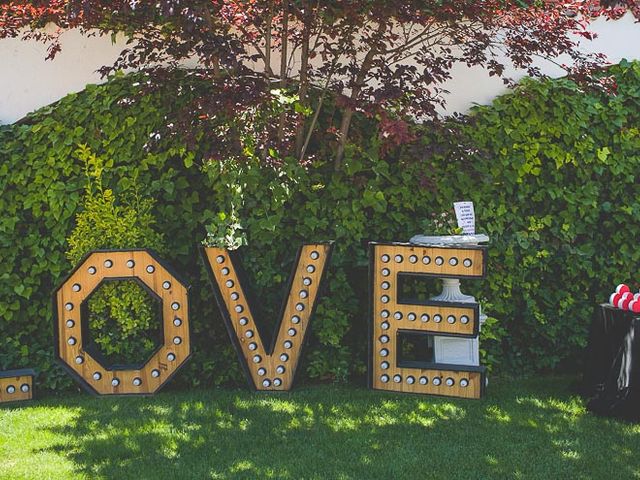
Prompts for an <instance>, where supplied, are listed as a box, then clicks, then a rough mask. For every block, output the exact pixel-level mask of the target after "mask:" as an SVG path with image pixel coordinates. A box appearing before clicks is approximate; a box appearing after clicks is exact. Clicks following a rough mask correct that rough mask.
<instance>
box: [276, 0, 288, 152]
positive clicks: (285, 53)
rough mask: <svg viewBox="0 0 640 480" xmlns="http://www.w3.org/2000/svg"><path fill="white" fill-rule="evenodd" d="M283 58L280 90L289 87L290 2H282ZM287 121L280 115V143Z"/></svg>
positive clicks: (283, 113)
mask: <svg viewBox="0 0 640 480" xmlns="http://www.w3.org/2000/svg"><path fill="white" fill-rule="evenodd" d="M282 15H283V17H282V49H281V50H282V52H281V53H282V57H281V58H280V88H282V89H284V88H285V87H286V86H287V57H288V55H289V52H288V50H289V0H284V2H282ZM286 121H287V115H286V113H285V112H282V113H281V114H280V122H279V124H278V141H279V142H282V141H283V140H284V127H285V122H286Z"/></svg>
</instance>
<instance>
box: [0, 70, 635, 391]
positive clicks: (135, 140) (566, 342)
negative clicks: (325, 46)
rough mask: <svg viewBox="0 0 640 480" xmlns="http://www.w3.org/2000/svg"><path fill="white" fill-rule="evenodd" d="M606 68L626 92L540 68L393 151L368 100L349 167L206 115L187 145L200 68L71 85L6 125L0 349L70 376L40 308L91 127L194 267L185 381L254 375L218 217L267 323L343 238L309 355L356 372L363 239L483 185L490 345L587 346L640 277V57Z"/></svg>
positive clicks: (479, 286) (414, 223)
mask: <svg viewBox="0 0 640 480" xmlns="http://www.w3.org/2000/svg"><path fill="white" fill-rule="evenodd" d="M611 73H612V74H614V75H615V77H616V79H617V82H618V85H619V89H618V94H617V95H616V96H612V97H607V96H604V95H600V94H596V93H585V92H583V91H581V90H580V89H579V88H578V87H577V86H575V84H573V83H571V82H569V81H567V80H556V81H545V82H533V81H525V82H523V83H522V85H521V86H520V87H518V89H517V90H516V91H515V92H513V93H512V94H509V95H506V96H504V97H501V98H499V99H497V100H496V101H495V102H494V104H493V105H491V106H487V107H479V108H477V109H476V110H475V111H474V112H473V114H472V115H471V116H470V118H468V119H466V120H463V121H451V122H448V123H447V124H445V125H441V126H437V125H424V126H415V127H414V130H415V131H414V133H415V135H416V137H417V138H418V139H419V140H417V141H416V142H415V143H414V144H412V145H409V146H406V147H403V148H399V147H398V148H396V149H395V150H391V151H389V152H387V153H386V154H385V155H384V156H381V155H380V153H379V152H380V148H379V147H380V145H381V142H382V140H381V139H380V138H379V137H378V135H377V134H376V133H375V132H376V121H375V119H372V118H362V117H357V118H355V119H354V131H355V134H354V136H353V137H352V138H353V139H354V144H352V145H350V146H349V147H348V148H347V151H346V153H345V163H344V171H342V172H334V170H333V168H332V167H333V166H332V164H331V161H330V158H331V157H330V155H328V154H327V152H326V150H324V148H325V146H324V144H323V143H322V142H316V144H315V145H314V146H313V148H312V151H313V160H312V162H311V163H310V164H309V165H308V166H306V167H302V166H300V165H297V163H296V162H289V161H288V160H287V159H283V161H282V166H281V167H279V168H277V169H274V168H268V167H264V166H261V164H260V162H258V161H253V160H252V159H251V158H249V160H247V161H245V162H233V163H232V162H227V161H218V160H209V159H208V156H207V151H208V145H207V132H206V131H203V132H202V134H201V136H200V140H199V142H197V143H195V144H190V145H185V144H183V143H181V139H180V138H176V137H175V136H171V135H165V134H164V133H163V132H164V131H165V130H166V129H165V126H166V125H167V124H168V123H169V124H170V123H171V122H172V120H173V118H174V114H175V112H177V111H178V109H179V106H180V105H181V104H183V102H186V101H189V99H190V98H193V97H194V96H202V95H215V92H213V93H212V92H210V91H208V90H207V86H206V85H202V84H198V82H197V81H196V80H194V79H193V78H191V77H189V75H179V76H177V77H176V78H174V79H173V80H172V81H167V82H166V84H165V86H164V87H163V88H164V90H163V91H158V92H156V93H154V94H147V95H142V94H141V89H142V88H144V85H145V77H144V75H134V76H129V77H124V78H115V79H112V80H111V81H110V82H109V83H108V84H106V85H104V86H100V87H95V86H92V87H88V88H87V89H86V90H85V91H84V92H82V93H80V94H74V95H71V96H68V97H65V98H64V99H63V100H62V101H60V102H59V103H58V104H56V105H55V106H51V107H47V108H45V109H42V110H40V111H39V112H37V113H35V114H34V115H32V116H31V117H30V118H29V119H28V120H27V121H26V122H24V123H22V124H20V125H13V126H9V127H4V128H2V129H0V192H1V193H0V208H2V210H3V211H4V212H5V215H4V216H3V218H2V220H0V256H1V257H2V259H3V261H2V262H0V277H2V278H3V280H4V281H3V282H2V284H0V315H2V318H3V319H4V321H3V322H2V323H1V324H0V339H1V340H0V367H8V366H14V367H17V366H26V365H37V366H38V367H40V368H42V369H43V371H44V373H45V381H46V384H47V386H48V387H50V388H62V387H64V386H66V385H68V384H69V383H70V382H69V380H68V379H67V378H66V377H65V376H64V375H62V374H61V373H60V371H59V370H57V369H53V368H51V365H52V360H53V354H52V353H53V346H52V335H51V330H50V328H43V326H44V325H45V324H46V323H47V322H49V321H50V320H48V319H50V318H51V317H52V312H51V311H50V305H49V295H50V292H51V290H52V289H53V288H54V286H55V285H56V283H57V282H58V281H59V280H60V279H61V278H62V277H63V276H64V274H65V273H66V272H67V271H68V270H69V269H70V268H71V265H70V263H69V262H68V261H67V260H66V258H65V257H64V251H65V245H64V239H65V238H66V237H67V236H68V235H69V233H70V232H71V231H72V229H73V226H74V225H73V218H74V214H75V213H76V211H77V210H78V208H79V206H80V203H81V197H80V193H81V191H82V171H81V168H80V167H79V165H78V164H77V162H74V161H73V151H74V150H75V149H76V146H77V145H78V144H82V143H86V144H87V145H88V146H89V147H90V148H91V150H92V151H93V152H95V153H96V154H97V155H98V156H101V157H104V158H112V159H114V163H113V166H111V167H110V168H109V169H108V170H105V182H106V183H105V184H108V185H112V186H113V189H114V192H116V194H118V192H122V191H126V190H127V188H128V187H129V185H130V178H131V172H132V171H133V170H135V169H137V170H138V171H139V176H138V182H137V183H138V184H139V185H140V188H141V195H143V196H151V197H153V198H154V199H156V200H157V203H156V206H155V208H154V212H153V213H154V216H155V217H156V218H157V220H158V225H157V231H160V232H163V233H164V236H165V240H166V246H167V250H166V254H165V257H166V258H167V260H168V261H170V262H171V263H173V264H174V265H175V266H176V267H177V268H178V269H179V270H181V271H182V272H183V273H184V274H185V276H187V277H188V278H190V279H191V280H192V285H193V288H192V290H191V292H192V296H191V301H192V307H193V308H192V324H193V330H194V335H193V337H192V338H193V340H194V358H193V359H192V361H191V362H190V364H189V365H188V367H187V368H186V369H185V371H183V373H182V374H181V375H180V376H179V379H180V380H182V381H184V382H188V383H190V384H194V385H197V384H199V383H202V382H207V383H210V382H214V383H222V382H227V381H230V380H233V381H239V382H241V383H243V382H244V378H243V376H242V374H241V372H240V369H239V368H238V367H239V366H238V362H237V359H236V357H235V354H234V352H233V351H232V350H231V347H230V342H229V340H228V337H227V334H226V332H225V330H224V327H223V324H222V322H221V321H220V319H219V314H218V312H217V311H216V308H215V305H214V302H213V296H212V294H211V292H210V289H209V286H208V285H207V283H206V277H205V275H204V269H203V267H202V265H201V264H200V261H199V258H198V255H197V251H196V249H197V246H198V244H199V243H200V242H201V241H202V240H203V239H204V238H205V237H206V231H205V228H204V226H205V225H212V227H211V228H210V233H211V236H212V241H214V242H215V241H223V240H224V237H225V236H226V235H227V234H229V235H231V237H230V238H231V239H232V240H234V241H236V240H237V241H240V238H241V237H242V236H241V235H239V232H243V234H244V235H245V236H246V242H247V246H246V247H242V248H241V250H240V252H242V255H243V264H244V267H245V269H246V270H247V271H248V273H249V276H250V278H251V279H252V281H253V286H254V287H255V290H256V292H255V293H257V295H258V296H259V298H260V299H261V300H262V303H263V305H262V306H263V310H264V313H265V317H266V318H269V319H271V322H273V319H274V318H275V317H276V315H277V313H278V311H279V308H278V307H279V305H280V303H281V299H282V296H283V294H284V292H283V289H284V288H285V286H286V277H287V275H288V273H289V271H290V270H291V266H292V263H293V260H294V258H293V257H294V255H293V253H292V247H295V246H297V245H298V244H300V243H302V242H303V241H305V240H323V239H334V240H336V249H335V252H334V255H333V259H332V264H331V267H330V272H329V277H328V284H327V292H326V296H325V297H324V298H323V300H322V301H321V303H320V305H319V308H318V311H317V315H316V318H315V320H314V322H313V324H312V328H313V332H314V334H313V338H312V345H311V346H310V347H311V348H310V350H309V352H308V355H307V356H306V357H305V364H304V366H303V368H304V371H305V372H306V375H307V378H312V379H345V378H347V377H348V376H349V375H350V374H352V373H354V372H355V373H361V372H362V371H363V368H364V364H365V352H366V343H367V340H366V335H367V334H366V332H367V329H366V324H367V312H368V296H367V281H366V276H367V250H366V243H367V241H369V240H379V241H389V240H405V239H408V238H409V237H411V236H412V235H413V234H415V233H417V232H420V231H421V225H422V222H423V221H424V219H426V218H429V217H430V216H431V214H432V213H434V212H435V213H440V212H443V211H447V210H449V209H450V208H451V204H452V202H453V201H456V200H473V201H474V202H475V204H476V213H477V216H478V222H479V225H480V226H481V228H482V230H483V231H486V232H487V233H488V234H489V235H490V236H491V238H492V242H491V248H490V259H489V268H488V271H489V275H488V278H487V279H485V280H482V281H474V282H466V283H465V285H464V290H465V291H468V292H469V293H472V294H474V295H476V297H477V298H479V299H480V300H482V301H483V305H484V308H485V311H487V312H488V313H489V314H490V315H491V317H492V318H491V319H490V320H489V322H488V323H487V325H486V327H485V329H484V330H483V337H484V338H483V341H482V342H481V345H482V346H483V349H484V357H485V361H488V362H490V363H491V364H492V365H495V366H499V367H500V368H503V369H507V368H509V369H518V370H519V371H523V370H524V371H526V370H533V369H545V368H555V367H558V366H559V365H562V364H563V363H569V364H572V365H575V362H576V361H577V360H578V359H579V357H580V351H581V348H582V347H583V346H584V344H585V341H586V332H587V328H588V323H589V320H590V316H591V312H592V309H593V306H594V305H595V304H596V303H598V302H601V301H604V300H605V299H606V298H607V295H608V292H609V290H610V289H611V286H612V285H613V284H615V283H617V282H620V281H627V282H631V283H634V280H636V281H637V278H634V275H635V274H636V273H635V272H636V271H637V266H638V264H640V257H639V255H640V252H639V251H638V250H637V249H636V248H634V242H635V240H636V239H637V238H640V221H638V220H639V218H640V204H639V202H640V197H639V196H638V194H637V186H636V184H635V178H636V172H637V170H638V167H639V166H640V157H639V154H638V152H640V133H639V125H640V108H639V107H640V65H639V64H638V63H626V62H625V63H623V64H621V65H620V66H617V67H614V68H612V69H611ZM326 115H327V116H331V115H332V111H331V109H328V110H327V113H326ZM181 120H182V121H185V119H181ZM320 121H321V122H326V119H324V118H321V119H320ZM203 172H204V174H203ZM219 212H226V217H225V218H224V219H222V218H221V217H219V216H218V213H219ZM230 218H233V221H232V222H231V223H229V219H230ZM230 226H233V229H232V230H231V231H229V230H227V228H228V227H230ZM241 229H242V230H241ZM269 326H272V325H269ZM264 330H265V332H266V331H267V330H268V329H267V328H265V329H264ZM185 372H186V373H185Z"/></svg>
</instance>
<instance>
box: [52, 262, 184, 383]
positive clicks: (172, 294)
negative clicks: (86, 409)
mask: <svg viewBox="0 0 640 480" xmlns="http://www.w3.org/2000/svg"><path fill="white" fill-rule="evenodd" d="M114 280H135V281H137V282H138V283H140V284H141V285H142V286H143V287H144V288H145V289H147V290H148V291H149V293H150V294H151V295H152V296H153V297H156V298H157V299H159V300H160V302H161V311H162V337H163V342H162V345H160V346H159V347H158V348H157V349H156V350H155V352H154V353H153V354H152V355H151V357H150V358H149V359H148V360H147V361H146V362H145V363H144V364H143V365H124V366H110V365H105V362H104V361H103V360H102V359H101V355H100V354H99V352H97V351H96V349H95V348H93V346H91V345H85V344H84V342H83V338H87V337H88V328H89V327H88V309H87V299H88V297H89V296H90V295H91V293H92V292H93V291H95V290H96V289H97V288H98V287H99V286H100V285H101V284H102V283H103V282H105V281H114ZM53 301H54V312H55V317H54V336H55V342H56V357H57V358H58V359H59V361H60V362H61V364H62V366H63V367H64V368H65V370H67V372H69V373H70V374H71V376H72V377H73V378H74V379H75V380H76V381H78V382H79V383H80V385H82V387H84V388H85V389H86V390H87V391H89V392H91V393H93V394H97V395H151V394H153V393H155V392H157V391H158V390H159V389H160V388H161V387H162V386H163V385H165V384H166V383H167V382H168V381H169V380H170V379H171V378H172V377H173V376H174V375H175V374H176V372H177V371H178V369H179V368H180V367H182V366H183V365H184V364H185V362H186V361H187V360H188V359H189V357H190V355H191V344H190V331H189V298H188V287H187V286H186V283H184V282H183V281H182V280H180V279H179V278H178V277H177V276H176V274H175V273H173V272H172V271H171V269H170V267H168V266H167V265H166V264H165V263H164V262H163V261H162V260H160V259H159V258H158V257H157V256H156V255H155V254H154V253H153V252H151V251H149V250H143V249H136V250H110V251H94V252H91V253H89V254H88V255H87V256H85V257H84V259H83V260H82V261H80V263H79V264H78V266H76V268H75V269H74V270H73V271H72V272H71V273H70V274H69V276H68V277H67V278H66V279H65V280H64V282H63V283H62V284H61V285H60V286H59V287H58V288H57V289H56V291H55V292H54V298H53Z"/></svg>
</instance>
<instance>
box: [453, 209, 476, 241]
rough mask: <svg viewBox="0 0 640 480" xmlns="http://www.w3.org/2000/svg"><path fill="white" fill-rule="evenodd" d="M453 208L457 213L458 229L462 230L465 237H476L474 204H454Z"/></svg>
mask: <svg viewBox="0 0 640 480" xmlns="http://www.w3.org/2000/svg"><path fill="white" fill-rule="evenodd" d="M453 208H454V209H455V211H456V219H457V220H458V227H460V228H461V229H462V233H463V234H464V235H475V233H476V214H475V212H474V210H473V202H454V203H453Z"/></svg>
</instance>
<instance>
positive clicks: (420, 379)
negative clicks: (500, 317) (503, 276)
mask: <svg viewBox="0 0 640 480" xmlns="http://www.w3.org/2000/svg"><path fill="white" fill-rule="evenodd" d="M486 252H487V248H486V247H484V246H460V247H445V246H419V245H411V244H401V243H370V244H369V276H370V297H371V298H370V308H371V321H370V324H369V327H370V335H369V386H370V387H371V388H373V389H375V390H387V391H394V392H407V393H422V394H433V395H445V396H452V397H462V398H480V397H481V396H482V394H483V392H484V386H485V368H484V367H477V366H465V365H448V364H438V363H433V362H412V361H404V362H403V361H401V359H400V358H399V357H400V352H399V350H398V337H399V335H400V334H402V333H411V332H423V333H428V334H431V335H439V336H456V337H462V338H474V337H476V336H477V335H478V329H479V322H480V317H479V306H478V304H477V303H451V302H440V301H420V302H419V301H417V300H412V301H411V303H401V301H400V299H399V297H398V276H399V275H418V276H429V277H436V278H483V277H484V276H485V274H486V257H487V255H486Z"/></svg>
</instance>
